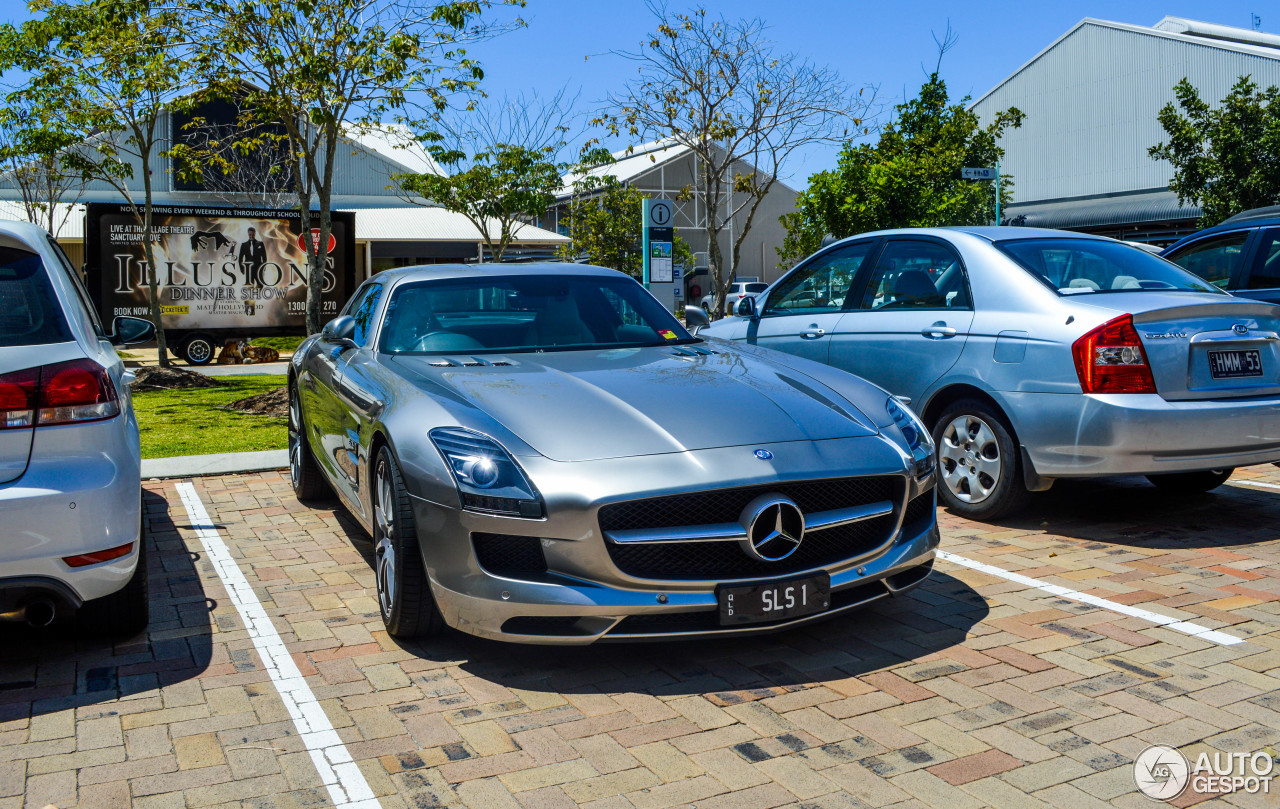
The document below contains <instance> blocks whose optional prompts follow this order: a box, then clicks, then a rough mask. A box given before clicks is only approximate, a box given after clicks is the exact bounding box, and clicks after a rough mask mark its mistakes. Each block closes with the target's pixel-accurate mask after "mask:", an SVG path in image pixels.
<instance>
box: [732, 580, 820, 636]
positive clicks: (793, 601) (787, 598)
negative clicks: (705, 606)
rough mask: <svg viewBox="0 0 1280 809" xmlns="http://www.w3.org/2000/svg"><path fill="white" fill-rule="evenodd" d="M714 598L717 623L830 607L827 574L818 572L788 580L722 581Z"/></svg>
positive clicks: (794, 614) (751, 621)
mask: <svg viewBox="0 0 1280 809" xmlns="http://www.w3.org/2000/svg"><path fill="white" fill-rule="evenodd" d="M716 600H717V601H719V602H720V625H721V626H728V625H733V624H755V623H760V622H762V621H781V620H784V619H787V618H797V617H799V616H801V615H812V614H813V613H815V612H823V611H824V610H826V609H827V608H828V607H830V606H831V577H830V576H828V575H827V574H826V573H822V574H819V575H817V576H809V577H807V578H803V579H792V580H790V581H771V582H761V583H758V584H735V585H727V584H722V585H720V586H719V587H717V588H716Z"/></svg>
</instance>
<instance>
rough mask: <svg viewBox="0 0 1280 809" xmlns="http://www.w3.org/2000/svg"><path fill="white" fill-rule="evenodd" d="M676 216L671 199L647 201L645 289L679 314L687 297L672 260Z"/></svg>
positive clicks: (644, 221)
mask: <svg viewBox="0 0 1280 809" xmlns="http://www.w3.org/2000/svg"><path fill="white" fill-rule="evenodd" d="M673 214H674V210H673V209H672V205H671V201H670V200H665V199H646V200H645V201H644V218H643V225H644V228H643V233H644V236H643V245H642V246H643V248H644V277H643V280H644V286H645V289H648V290H649V291H650V292H652V293H653V296H654V297H655V298H657V299H658V300H659V301H661V302H662V304H663V306H666V307H667V308H668V309H670V310H672V311H675V308H676V304H677V302H679V301H680V300H681V299H683V297H684V296H683V294H682V293H683V291H684V290H683V288H682V287H683V283H684V282H683V281H681V280H679V279H678V278H677V276H676V273H675V268H674V266H673V264H672V261H671V258H672V257H671V247H672V245H673V243H674V242H675V228H674V227H673V226H672V224H671V220H672V215H673Z"/></svg>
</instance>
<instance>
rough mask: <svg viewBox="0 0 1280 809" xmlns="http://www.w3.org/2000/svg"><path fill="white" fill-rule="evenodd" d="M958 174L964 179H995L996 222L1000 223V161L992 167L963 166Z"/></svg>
mask: <svg viewBox="0 0 1280 809" xmlns="http://www.w3.org/2000/svg"><path fill="white" fill-rule="evenodd" d="M960 176H961V177H963V178H964V179H966V180H995V181H996V224H997V225H998V224H1000V163H999V162H997V163H996V167H995V168H993V169H988V168H973V169H969V168H965V169H960Z"/></svg>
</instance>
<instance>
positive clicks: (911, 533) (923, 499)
mask: <svg viewBox="0 0 1280 809" xmlns="http://www.w3.org/2000/svg"><path fill="white" fill-rule="evenodd" d="M935 491H936V489H930V490H929V491H927V492H925V493H924V494H921V495H917V496H916V497H915V498H914V499H913V500H912V501H911V502H910V503H907V512H906V514H904V515H903V517H902V535H903V536H904V537H915V536H919V535H920V533H921V532H923V531H924V530H925V529H926V528H928V527H929V524H930V523H931V522H933V520H934V519H935V517H936V515H937V506H936V504H935V503H934V500H933V496H934V493H935Z"/></svg>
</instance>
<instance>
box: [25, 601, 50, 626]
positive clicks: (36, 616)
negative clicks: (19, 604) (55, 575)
mask: <svg viewBox="0 0 1280 809" xmlns="http://www.w3.org/2000/svg"><path fill="white" fill-rule="evenodd" d="M57 614H58V609H57V607H55V606H54V605H53V602H52V601H49V600H48V599H44V598H40V599H36V600H35V601H30V602H28V603H27V605H26V606H25V607H23V608H22V616H23V619H24V620H25V621H26V622H27V626H31V627H34V628H36V629H44V628H45V627H47V626H48V625H49V624H51V623H53V618H54V616H55V615H57Z"/></svg>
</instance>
